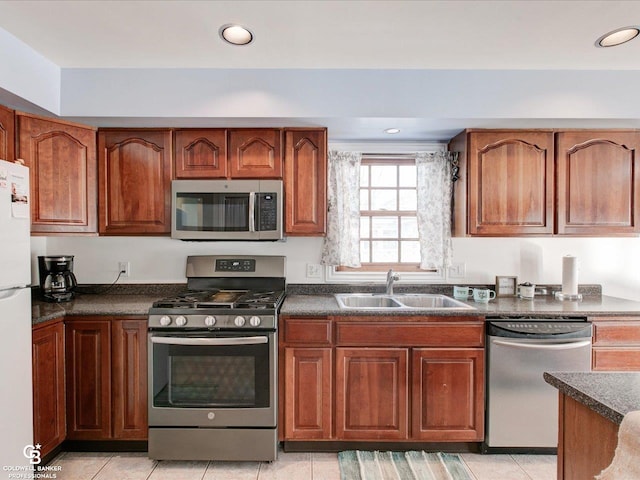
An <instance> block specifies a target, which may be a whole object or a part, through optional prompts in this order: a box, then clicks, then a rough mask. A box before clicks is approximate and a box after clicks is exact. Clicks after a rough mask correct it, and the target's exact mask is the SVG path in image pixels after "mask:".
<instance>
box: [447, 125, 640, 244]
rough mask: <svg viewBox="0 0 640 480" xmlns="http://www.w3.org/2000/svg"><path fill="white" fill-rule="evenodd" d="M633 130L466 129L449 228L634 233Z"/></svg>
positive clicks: (638, 226)
mask: <svg viewBox="0 0 640 480" xmlns="http://www.w3.org/2000/svg"><path fill="white" fill-rule="evenodd" d="M639 147H640V133H638V131H633V130H566V131H552V130H533V131H527V130H511V131H509V130H468V131H465V132H462V133H461V134H459V135H458V136H456V137H455V138H453V139H452V140H451V142H450V144H449V149H450V150H452V151H457V152H460V156H459V167H460V172H459V176H460V179H459V180H458V181H457V182H456V183H455V186H454V191H455V193H454V196H455V198H454V205H455V208H454V218H453V234H454V235H458V236H459V235H479V236H524V235H551V234H558V235H576V236H624V235H637V234H638V233H640V160H638V158H637V152H638V148H639Z"/></svg>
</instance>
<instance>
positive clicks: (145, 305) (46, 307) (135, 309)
mask: <svg viewBox="0 0 640 480" xmlns="http://www.w3.org/2000/svg"><path fill="white" fill-rule="evenodd" d="M107 288H108V290H107ZM185 289H186V285H185V284H137V285H135V284H129V285H127V284H124V285H117V286H116V288H110V287H106V288H105V287H104V286H92V287H91V288H87V287H85V288H84V289H82V288H80V289H79V290H84V291H85V292H87V293H81V292H79V293H77V294H76V296H75V297H74V299H73V300H72V301H70V302H62V303H50V302H46V301H43V300H42V299H41V297H40V296H39V294H38V291H37V290H34V293H33V301H32V304H31V322H32V324H33V325H37V324H40V323H43V322H47V321H49V320H53V319H56V318H62V317H65V316H72V315H144V316H146V315H147V314H148V313H149V308H151V305H152V304H153V302H155V301H156V300H158V299H161V298H163V297H166V296H169V295H174V294H175V293H177V292H180V291H183V290H185ZM99 291H104V292H105V293H89V292H99Z"/></svg>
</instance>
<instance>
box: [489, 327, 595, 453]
mask: <svg viewBox="0 0 640 480" xmlns="http://www.w3.org/2000/svg"><path fill="white" fill-rule="evenodd" d="M589 370H591V323H590V322H587V321H586V319H575V318H571V319H560V320H559V319H555V318H554V319H534V318H529V319H524V318H517V319H515V318H514V319H499V320H498V319H496V320H492V319H488V323H487V372H488V373H487V404H486V422H487V423H486V426H487V428H486V436H485V442H484V444H483V451H485V452H491V451H494V452H496V451H500V450H503V451H504V450H509V451H512V452H517V451H526V452H540V453H542V452H552V451H554V450H555V449H556V448H557V446H558V391H557V390H556V389H555V388H553V387H551V386H550V385H548V384H547V383H546V382H545V381H544V379H543V378H542V374H543V372H552V371H589Z"/></svg>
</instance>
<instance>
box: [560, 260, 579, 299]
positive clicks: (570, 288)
mask: <svg viewBox="0 0 640 480" xmlns="http://www.w3.org/2000/svg"><path fill="white" fill-rule="evenodd" d="M562 293H564V294H566V295H577V294H578V258H577V257H574V256H573V255H565V256H564V257H562Z"/></svg>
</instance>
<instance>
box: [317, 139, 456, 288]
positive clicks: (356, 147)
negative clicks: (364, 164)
mask: <svg viewBox="0 0 640 480" xmlns="http://www.w3.org/2000/svg"><path fill="white" fill-rule="evenodd" d="M329 149H330V150H339V151H342V152H361V153H362V154H363V155H366V154H378V155H379V154H399V153H404V154H407V153H416V152H445V151H447V144H446V143H443V142H411V143H409V142H402V143H391V142H375V141H372V142H331V143H329ZM398 275H399V276H400V280H398V281H397V282H395V283H408V284H415V283H443V282H445V281H446V280H447V272H445V271H444V270H443V269H438V270H437V271H435V272H398ZM324 278H325V281H326V282H327V283H364V282H372V283H385V282H386V280H387V272H371V271H365V272H355V271H338V270H337V269H336V267H333V266H331V267H329V266H327V267H325V272H324Z"/></svg>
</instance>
